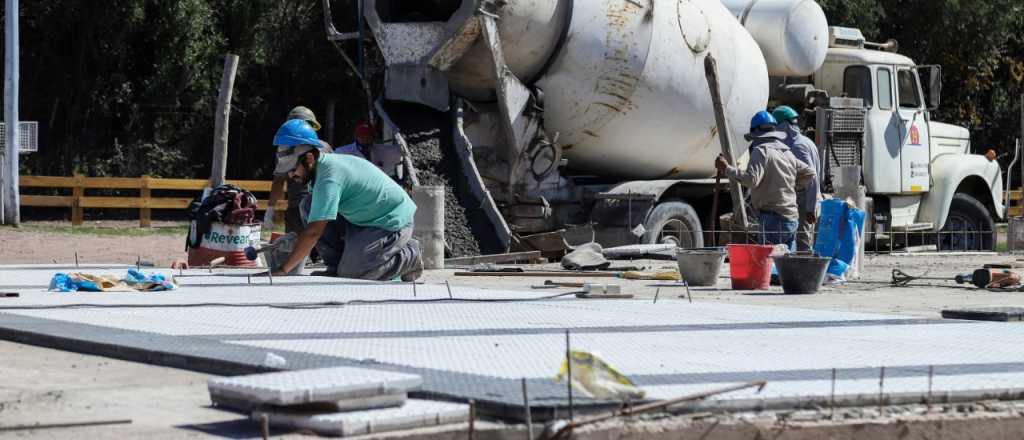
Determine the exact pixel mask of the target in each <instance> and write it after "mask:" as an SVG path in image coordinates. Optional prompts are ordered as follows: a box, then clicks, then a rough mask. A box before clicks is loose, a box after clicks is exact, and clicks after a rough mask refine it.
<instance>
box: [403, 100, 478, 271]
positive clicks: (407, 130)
mask: <svg viewBox="0 0 1024 440" xmlns="http://www.w3.org/2000/svg"><path fill="white" fill-rule="evenodd" d="M388 112H389V113H390V115H391V117H392V119H393V120H394V121H395V124H397V125H398V126H399V127H400V128H401V129H402V134H403V135H404V136H405V138H406V141H407V142H408V143H409V150H410V153H411V154H412V159H413V165H414V166H415V167H416V172H417V175H416V176H417V177H418V178H419V181H420V185H424V186H436V185H443V186H444V187H445V200H444V206H445V216H444V235H445V240H446V242H447V244H448V251H449V252H448V256H449V257H469V256H476V255H481V251H482V250H483V251H489V252H494V251H493V250H492V249H493V247H494V246H495V245H496V241H497V237H496V234H495V233H494V229H493V226H492V225H491V224H490V222H489V221H488V220H487V217H486V215H484V213H483V212H482V210H480V209H479V208H478V207H479V206H480V204H481V203H480V201H479V200H475V199H474V198H473V197H472V195H471V194H470V193H469V191H468V187H467V183H466V180H465V177H464V176H462V171H461V167H460V166H459V157H458V155H457V154H456V152H455V151H454V147H453V145H454V144H453V141H452V138H451V118H450V117H449V115H448V114H446V113H440V112H435V111H433V110H430V109H427V108H425V107H419V106H411V105H394V104H392V105H389V106H388ZM467 206H468V207H471V208H470V209H466V207H467Z"/></svg>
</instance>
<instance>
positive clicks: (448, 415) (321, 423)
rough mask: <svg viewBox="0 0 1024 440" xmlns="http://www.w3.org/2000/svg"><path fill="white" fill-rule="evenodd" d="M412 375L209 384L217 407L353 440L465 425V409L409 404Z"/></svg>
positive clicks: (292, 376)
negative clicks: (434, 427) (360, 436)
mask: <svg viewBox="0 0 1024 440" xmlns="http://www.w3.org/2000/svg"><path fill="white" fill-rule="evenodd" d="M422 383H423V380H422V379H421V378H420V377H419V376H417V375H413V374H405V373H394V372H390V371H380V370H371V369H366V368H353V367H335V368H321V369H314V370H299V371H286V372H278V373H266V374H255V375H250V376H239V377H225V378H217V379H211V380H210V381H209V383H208V388H209V390H210V399H211V400H212V401H213V403H214V404H215V405H218V406H224V407H228V408H233V409H237V410H242V411H247V412H250V411H251V412H252V415H253V417H254V418H256V419H262V418H263V417H264V416H266V417H267V418H268V419H269V422H270V424H271V426H275V427H281V428H289V429H307V430H312V431H314V432H317V433H319V434H323V435H335V436H351V435H360V434H371V433H377V432H385V431H395V430H401V429H410V428H418V427H424V426H433V425H443V424H449V423H459V422H464V421H466V420H467V419H468V417H469V408H468V406H467V405H463V404H455V403H447V402H432V401H424V400H414V399H408V398H407V396H408V393H409V392H410V391H414V390H416V389H418V388H419V387H420V385H421V384H422Z"/></svg>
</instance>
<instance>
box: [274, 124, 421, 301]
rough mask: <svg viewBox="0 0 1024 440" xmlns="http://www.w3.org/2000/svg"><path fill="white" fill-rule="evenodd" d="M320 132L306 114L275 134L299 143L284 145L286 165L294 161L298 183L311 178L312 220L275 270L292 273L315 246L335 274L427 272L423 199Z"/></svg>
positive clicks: (408, 276)
mask: <svg viewBox="0 0 1024 440" xmlns="http://www.w3.org/2000/svg"><path fill="white" fill-rule="evenodd" d="M315 137H316V134H315V132H313V131H312V129H311V128H310V127H309V126H308V123H306V122H305V121H301V120H290V121H288V122H286V123H285V125H284V126H282V127H281V130H279V131H278V135H277V136H276V137H275V140H274V142H275V143H276V144H278V145H284V146H294V149H293V150H291V151H290V152H286V153H283V154H282V153H279V155H278V167H279V168H278V169H281V167H287V166H291V167H292V168H291V169H290V170H289V171H288V179H289V182H291V183H296V184H301V185H310V190H311V197H310V204H309V205H310V206H309V212H308V213H307V214H306V216H305V217H306V218H305V220H306V225H305V228H304V229H303V230H302V232H301V233H299V235H298V237H297V239H296V241H295V243H294V245H293V246H291V248H292V251H291V253H290V254H289V255H288V257H287V258H284V261H283V263H280V264H279V265H277V266H276V267H271V271H272V272H273V273H274V275H285V274H289V273H292V272H293V271H294V270H295V269H296V267H299V265H300V264H302V262H303V260H304V259H305V256H306V255H308V254H309V252H310V251H311V250H312V249H313V248H314V246H315V247H316V248H317V250H318V251H320V256H321V257H322V258H323V260H324V264H326V265H327V267H328V273H327V275H330V276H338V277H343V278H354V279H365V280H374V281H388V280H393V279H397V278H400V279H402V280H403V281H414V280H416V279H417V278H419V276H420V275H421V274H422V272H423V261H422V260H421V258H420V250H419V242H418V241H416V239H414V238H412V230H413V217H414V216H415V213H416V204H415V203H413V201H412V199H410V198H409V195H408V194H406V192H405V190H404V189H402V187H401V186H399V185H398V184H397V183H395V182H394V181H393V180H392V179H391V178H390V177H388V175H387V174H385V173H384V172H383V171H381V170H380V169H379V168H377V167H376V166H375V165H373V164H372V163H370V162H368V161H366V159H363V158H360V157H356V156H352V155H347V154H329V153H330V152H329V151H324V150H321V149H319V148H313V147H312V146H311V145H310V144H311V143H312V142H313V140H314V139H315Z"/></svg>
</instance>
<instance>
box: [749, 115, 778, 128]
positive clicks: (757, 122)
mask: <svg viewBox="0 0 1024 440" xmlns="http://www.w3.org/2000/svg"><path fill="white" fill-rule="evenodd" d="M778 124H779V121H776V120H775V116H772V114H771V113H768V112H766V111H759V112H757V114H755V115H754V117H753V118H752V119H751V120H750V131H751V132H755V131H758V129H759V128H760V127H762V126H765V125H769V126H772V127H775V126H776V125H778Z"/></svg>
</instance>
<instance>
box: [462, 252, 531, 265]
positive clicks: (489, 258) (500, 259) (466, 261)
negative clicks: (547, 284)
mask: <svg viewBox="0 0 1024 440" xmlns="http://www.w3.org/2000/svg"><path fill="white" fill-rule="evenodd" d="M541 256H542V254H541V252H540V251H529V252H512V253H507V254H495V255H479V256H475V257H460V258H449V259H447V260H444V264H446V265H449V264H450V265H475V264H483V263H494V264H497V263H508V262H513V261H527V260H535V259H537V258H541Z"/></svg>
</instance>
